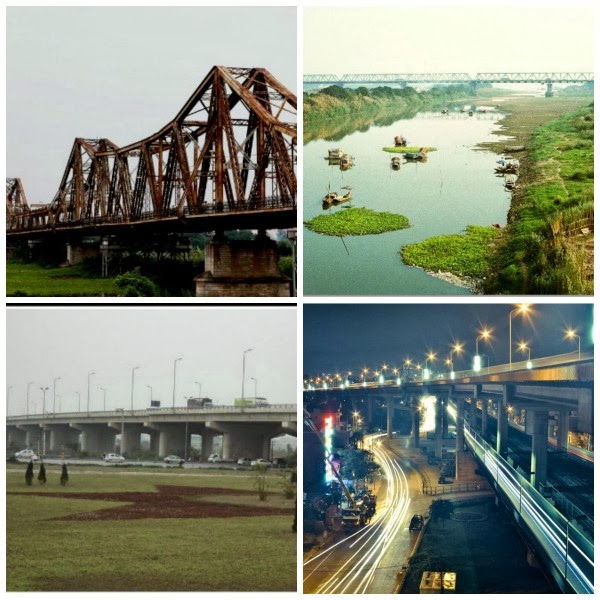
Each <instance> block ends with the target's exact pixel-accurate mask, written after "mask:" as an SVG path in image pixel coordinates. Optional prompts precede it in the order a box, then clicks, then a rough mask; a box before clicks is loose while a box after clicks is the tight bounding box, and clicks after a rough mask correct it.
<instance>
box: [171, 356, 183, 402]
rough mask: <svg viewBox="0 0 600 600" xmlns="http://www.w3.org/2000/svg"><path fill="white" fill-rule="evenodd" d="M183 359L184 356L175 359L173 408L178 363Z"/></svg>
mask: <svg viewBox="0 0 600 600" xmlns="http://www.w3.org/2000/svg"><path fill="white" fill-rule="evenodd" d="M180 360H182V357H181V356H180V357H179V358H176V359H175V360H174V361H173V408H175V386H176V383H177V363H178V362H179V361H180Z"/></svg>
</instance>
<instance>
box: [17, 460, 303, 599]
mask: <svg viewBox="0 0 600 600" xmlns="http://www.w3.org/2000/svg"><path fill="white" fill-rule="evenodd" d="M24 471H25V467H24V466H22V467H18V468H17V467H10V468H9V469H8V470H7V485H6V487H7V501H6V556H7V571H6V573H7V575H6V581H7V590H8V591H293V590H295V589H296V535H295V534H294V533H293V532H292V521H293V511H294V507H295V501H294V500H293V499H285V498H284V497H283V495H282V493H281V490H282V487H281V481H282V477H281V475H280V474H279V473H270V474H269V476H268V481H269V494H268V497H267V499H266V500H265V501H260V500H259V499H258V492H257V491H256V489H255V487H254V483H255V479H254V477H253V475H252V474H251V473H250V472H244V473H235V472H231V471H221V472H218V473H214V472H211V473H210V474H203V473H201V472H199V471H196V470H194V471H192V470H189V471H188V470H185V471H184V470H179V469H177V470H176V472H174V473H171V472H165V471H161V472H154V473H148V472H142V471H137V470H136V471H132V470H131V469H122V468H118V467H117V468H115V469H112V468H111V469H104V470H101V471H94V470H88V469H86V468H84V467H81V468H75V467H71V468H70V471H69V475H70V477H69V484H68V486H66V487H64V488H63V487H61V486H60V485H59V477H60V468H59V467H58V466H47V471H48V474H47V476H48V483H47V484H46V485H45V486H41V485H39V484H38V482H37V479H34V485H32V486H31V487H28V486H26V485H25V481H24ZM173 471H175V469H174V470H173ZM36 475H37V467H36ZM41 493H43V494H44V495H40V494H41ZM256 514H258V515H259V516H254V515H256ZM181 515H187V516H184V517H182V516H181ZM189 515H193V516H189Z"/></svg>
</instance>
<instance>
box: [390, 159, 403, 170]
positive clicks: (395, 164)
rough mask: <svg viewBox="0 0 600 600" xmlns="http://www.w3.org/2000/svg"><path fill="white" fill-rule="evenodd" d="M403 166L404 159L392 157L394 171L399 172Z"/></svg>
mask: <svg viewBox="0 0 600 600" xmlns="http://www.w3.org/2000/svg"><path fill="white" fill-rule="evenodd" d="M401 164H402V159H401V158H400V157H399V156H392V164H391V167H392V169H394V170H395V171H397V170H398V169H399V168H400V165H401Z"/></svg>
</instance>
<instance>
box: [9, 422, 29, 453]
mask: <svg viewBox="0 0 600 600" xmlns="http://www.w3.org/2000/svg"><path fill="white" fill-rule="evenodd" d="M26 444H27V432H25V431H23V430H22V429H18V428H17V427H7V428H6V445H7V446H8V447H9V448H11V447H15V448H19V449H20V450H23V448H25V445H26Z"/></svg>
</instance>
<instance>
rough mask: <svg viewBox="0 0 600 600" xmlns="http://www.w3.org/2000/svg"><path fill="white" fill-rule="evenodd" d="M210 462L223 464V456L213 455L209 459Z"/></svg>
mask: <svg viewBox="0 0 600 600" xmlns="http://www.w3.org/2000/svg"><path fill="white" fill-rule="evenodd" d="M208 462H212V463H216V462H221V455H220V454H211V455H210V456H209V457H208Z"/></svg>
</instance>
